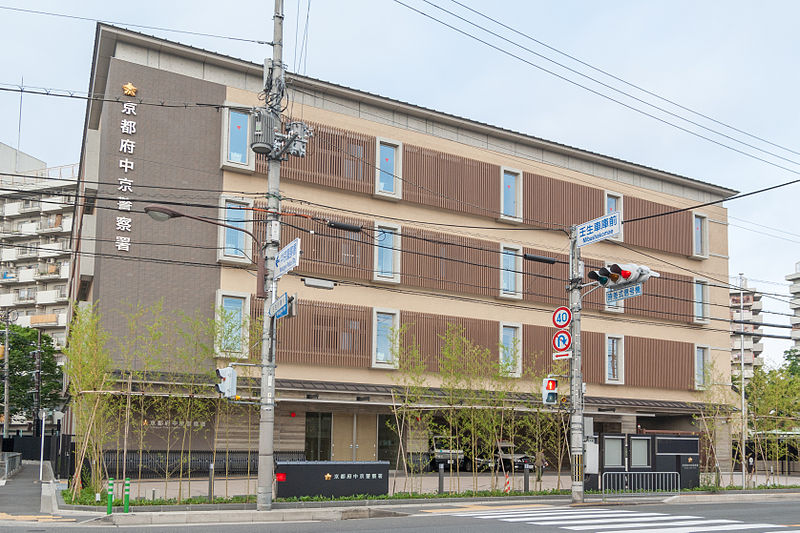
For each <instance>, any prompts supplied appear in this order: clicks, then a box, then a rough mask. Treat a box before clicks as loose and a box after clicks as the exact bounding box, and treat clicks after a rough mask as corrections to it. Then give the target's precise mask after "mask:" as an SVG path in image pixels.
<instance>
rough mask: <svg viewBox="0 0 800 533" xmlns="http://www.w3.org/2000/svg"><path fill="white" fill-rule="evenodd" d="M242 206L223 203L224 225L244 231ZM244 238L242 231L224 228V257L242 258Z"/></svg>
mask: <svg viewBox="0 0 800 533" xmlns="http://www.w3.org/2000/svg"><path fill="white" fill-rule="evenodd" d="M243 207H245V206H244V205H242V204H240V203H237V202H231V201H227V202H225V223H226V224H228V225H229V226H233V227H236V228H240V229H244V214H245V210H244V209H243ZM244 238H245V234H244V232H242V231H237V230H235V229H233V228H225V255H229V256H231V257H244V256H245V253H244Z"/></svg>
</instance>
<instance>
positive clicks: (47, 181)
mask: <svg viewBox="0 0 800 533" xmlns="http://www.w3.org/2000/svg"><path fill="white" fill-rule="evenodd" d="M22 155H24V154H22ZM13 159H14V160H15V161H25V162H26V163H30V162H31V161H34V162H35V161H36V160H35V159H33V158H31V157H30V156H27V155H25V157H24V158H23V157H18V158H13ZM11 160H12V159H11V158H4V162H6V163H8V162H10V161H11ZM39 163H40V164H37V165H35V166H34V167H33V168H29V167H17V169H14V166H12V165H6V164H4V165H3V166H2V167H0V216H2V222H1V223H0V309H2V310H3V311H4V312H11V311H15V313H12V317H13V318H15V320H14V323H16V324H17V325H20V326H25V327H34V328H40V329H41V330H42V332H43V333H46V334H47V335H50V336H51V337H52V338H53V342H54V344H55V345H56V347H57V348H61V347H63V346H64V342H65V340H66V327H67V321H68V319H67V317H68V309H69V292H68V290H67V287H68V284H69V276H70V246H69V243H70V233H71V231H72V222H73V212H74V208H73V204H74V201H75V190H76V184H77V176H78V165H66V166H60V167H49V168H48V167H46V166H45V165H44V164H43V163H41V162H39Z"/></svg>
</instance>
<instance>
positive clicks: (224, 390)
mask: <svg viewBox="0 0 800 533" xmlns="http://www.w3.org/2000/svg"><path fill="white" fill-rule="evenodd" d="M217 377H218V378H221V379H222V381H220V382H219V383H217V384H216V385H214V387H215V388H216V389H217V392H218V393H220V394H222V396H223V397H225V398H237V396H236V369H235V368H233V367H232V366H226V367H225V368H218V369H217Z"/></svg>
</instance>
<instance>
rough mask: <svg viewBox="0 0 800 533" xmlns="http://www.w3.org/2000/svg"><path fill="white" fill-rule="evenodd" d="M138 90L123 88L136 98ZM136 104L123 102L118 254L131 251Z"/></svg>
mask: <svg viewBox="0 0 800 533" xmlns="http://www.w3.org/2000/svg"><path fill="white" fill-rule="evenodd" d="M136 91H137V88H136V87H134V85H133V83H131V82H128V83H126V84H125V85H123V86H122V95H123V96H131V97H134V96H136ZM136 107H137V104H136V102H131V101H124V100H123V102H122V108H121V113H122V118H121V120H120V123H119V129H120V132H121V137H120V140H119V166H118V168H119V172H121V173H122V174H121V175H119V176H118V177H117V216H116V221H115V228H116V231H117V234H116V236H115V239H114V245H115V246H116V248H117V251H118V252H130V251H131V234H132V233H133V219H132V218H131V209H132V207H133V202H132V201H131V193H133V177H134V171H135V166H134V162H133V160H132V159H131V157H133V155H134V152H135V150H136V140H135V137H134V136H135V135H136Z"/></svg>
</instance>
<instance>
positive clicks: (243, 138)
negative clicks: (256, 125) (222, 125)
mask: <svg viewBox="0 0 800 533" xmlns="http://www.w3.org/2000/svg"><path fill="white" fill-rule="evenodd" d="M249 123H250V115H248V114H247V113H242V112H241V111H233V110H231V112H230V118H229V120H228V161H230V162H232V163H241V164H243V165H246V164H247V150H248V149H247V147H248V144H249V137H250V136H249V135H248V131H247V129H248V125H249Z"/></svg>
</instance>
